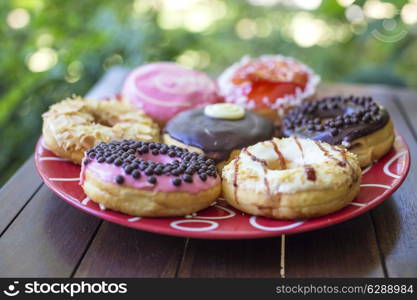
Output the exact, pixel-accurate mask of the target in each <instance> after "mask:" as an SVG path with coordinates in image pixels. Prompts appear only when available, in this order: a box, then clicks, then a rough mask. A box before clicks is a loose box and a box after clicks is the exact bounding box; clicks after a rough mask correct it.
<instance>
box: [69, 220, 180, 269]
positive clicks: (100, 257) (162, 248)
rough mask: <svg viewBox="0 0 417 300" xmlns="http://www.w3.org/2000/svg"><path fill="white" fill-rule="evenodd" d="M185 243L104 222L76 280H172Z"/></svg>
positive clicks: (80, 267)
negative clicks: (160, 278)
mask: <svg viewBox="0 0 417 300" xmlns="http://www.w3.org/2000/svg"><path fill="white" fill-rule="evenodd" d="M184 242H185V239H183V238H176V237H169V236H163V235H158V234H152V233H147V232H143V231H138V230H134V229H131V228H126V227H122V226H119V225H115V224H112V223H108V222H104V223H103V225H102V226H101V227H100V230H99V231H98V233H97V235H96V237H95V238H94V241H93V243H92V244H91V247H90V248H89V249H88V251H87V253H86V255H85V257H84V259H83V260H82V262H81V264H80V266H79V268H78V270H77V272H76V273H75V277H174V276H175V273H176V269H177V266H178V262H179V261H180V259H181V255H182V251H183V249H184Z"/></svg>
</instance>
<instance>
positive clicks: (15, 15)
mask: <svg viewBox="0 0 417 300" xmlns="http://www.w3.org/2000/svg"><path fill="white" fill-rule="evenodd" d="M6 21H7V25H9V27H10V28H13V29H20V28H23V27H25V26H26V25H27V24H28V23H29V21H30V15H29V12H28V11H27V10H26V9H24V8H16V9H13V10H12V11H10V12H9V14H8V15H7V20H6Z"/></svg>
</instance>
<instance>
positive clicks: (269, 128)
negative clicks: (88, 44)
mask: <svg viewBox="0 0 417 300" xmlns="http://www.w3.org/2000/svg"><path fill="white" fill-rule="evenodd" d="M164 131H165V134H168V135H169V136H170V137H171V138H172V139H175V140H177V141H179V142H181V143H183V144H185V145H189V146H193V147H196V148H199V149H201V150H203V151H204V153H205V154H206V155H207V156H208V157H210V158H212V159H214V160H215V161H216V162H217V163H219V162H221V161H226V160H228V159H229V156H230V154H231V153H232V151H234V150H236V149H242V148H243V147H247V146H249V145H253V144H256V143H257V142H260V141H265V140H268V139H271V138H272V137H273V136H274V133H275V128H274V126H273V124H272V122H270V121H269V120H267V119H266V118H264V117H262V116H260V115H258V114H256V113H253V112H250V111H245V115H244V117H242V118H241V119H238V120H227V119H218V118H211V117H209V116H206V115H205V114H204V108H199V109H192V110H188V111H185V112H182V113H180V114H178V115H177V116H176V117H174V118H173V119H171V120H170V121H169V122H168V124H167V126H166V127H165V130H164Z"/></svg>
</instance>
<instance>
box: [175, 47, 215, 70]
mask: <svg viewBox="0 0 417 300" xmlns="http://www.w3.org/2000/svg"><path fill="white" fill-rule="evenodd" d="M176 61H177V63H179V64H181V65H183V66H185V67H187V68H191V69H193V68H197V69H204V68H206V67H207V66H208V65H209V64H210V54H208V53H207V52H206V51H204V50H199V51H196V50H190V49H188V50H185V51H184V52H183V53H182V54H181V55H179V56H178V57H177V59H176Z"/></svg>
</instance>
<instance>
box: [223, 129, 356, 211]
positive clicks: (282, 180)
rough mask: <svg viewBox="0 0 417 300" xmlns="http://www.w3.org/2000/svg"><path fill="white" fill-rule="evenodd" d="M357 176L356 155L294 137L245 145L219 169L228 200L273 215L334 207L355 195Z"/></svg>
mask: <svg viewBox="0 0 417 300" xmlns="http://www.w3.org/2000/svg"><path fill="white" fill-rule="evenodd" d="M360 181H361V169H360V167H359V162H358V160H357V157H356V155H354V154H353V153H350V152H348V151H347V150H346V149H343V148H341V147H338V146H333V145H329V144H326V143H322V142H319V141H313V140H309V139H301V138H298V137H292V138H283V139H277V138H274V139H272V140H269V141H265V142H260V143H257V144H255V145H253V146H250V147H247V148H244V149H243V150H242V151H241V152H240V154H239V156H237V157H235V158H234V159H233V160H232V161H231V162H230V163H229V164H227V165H226V166H225V167H224V168H223V171H222V185H223V196H224V198H225V199H226V201H227V202H228V203H229V204H230V205H232V206H233V207H235V208H237V209H239V210H241V211H244V212H246V213H249V214H252V215H259V216H265V217H270V218H276V219H298V218H311V217H317V216H322V215H326V214H329V213H332V212H335V211H337V210H339V209H341V208H343V207H344V206H346V205H348V204H349V203H350V202H351V201H352V200H353V199H354V198H355V197H356V195H357V194H358V192H359V188H360Z"/></svg>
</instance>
